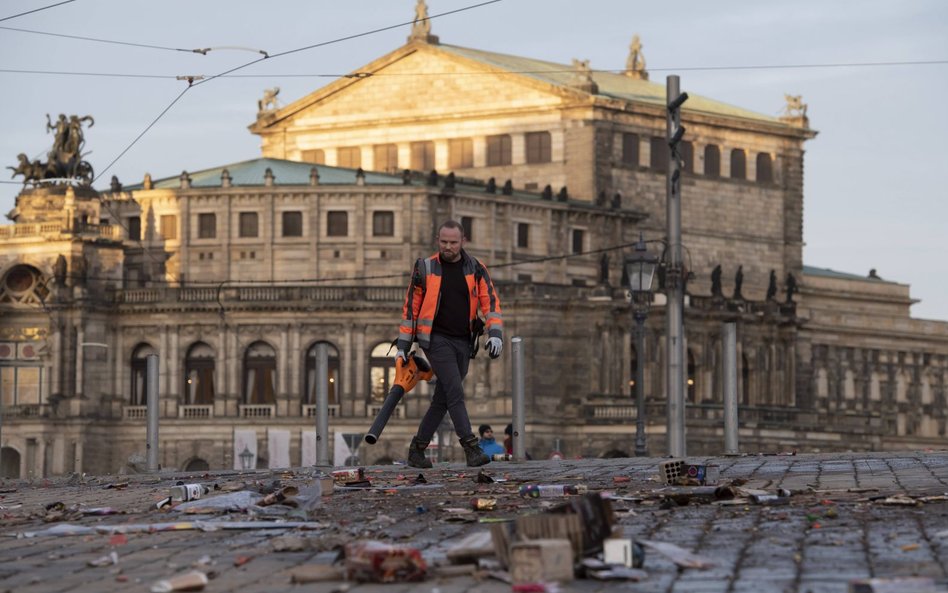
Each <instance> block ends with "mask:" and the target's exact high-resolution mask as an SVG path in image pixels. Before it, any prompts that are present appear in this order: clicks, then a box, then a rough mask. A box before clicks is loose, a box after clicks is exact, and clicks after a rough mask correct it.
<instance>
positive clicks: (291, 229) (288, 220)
mask: <svg viewBox="0 0 948 593" xmlns="http://www.w3.org/2000/svg"><path fill="white" fill-rule="evenodd" d="M283 236H284V237H302V236H303V213H302V212H299V211H292V212H284V213H283Z"/></svg>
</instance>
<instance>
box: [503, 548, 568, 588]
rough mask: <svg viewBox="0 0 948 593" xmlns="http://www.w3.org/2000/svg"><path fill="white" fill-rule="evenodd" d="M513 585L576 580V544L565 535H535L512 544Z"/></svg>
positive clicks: (511, 569)
mask: <svg viewBox="0 0 948 593" xmlns="http://www.w3.org/2000/svg"><path fill="white" fill-rule="evenodd" d="M510 579H511V582H512V583H513V584H514V585H521V584H526V583H548V582H551V581H560V582H562V581H571V580H573V546H572V544H570V542H569V540H566V539H534V540H528V541H524V542H517V543H515V544H513V545H512V546H510Z"/></svg>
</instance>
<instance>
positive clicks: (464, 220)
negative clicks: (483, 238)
mask: <svg viewBox="0 0 948 593" xmlns="http://www.w3.org/2000/svg"><path fill="white" fill-rule="evenodd" d="M461 226H462V227H464V236H465V237H466V238H467V240H468V242H471V241H473V240H474V217H472V216H462V217H461Z"/></svg>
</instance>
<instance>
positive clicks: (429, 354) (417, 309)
mask: <svg viewBox="0 0 948 593" xmlns="http://www.w3.org/2000/svg"><path fill="white" fill-rule="evenodd" d="M465 240H466V236H465V233H464V227H462V226H461V225H460V223H458V222H456V221H454V220H448V221H445V222H444V223H443V224H442V225H441V226H440V227H439V228H438V236H437V241H438V252H437V253H435V254H434V255H432V256H430V257H427V258H422V259H419V260H417V261H416V262H415V266H414V268H413V270H412V275H411V282H410V284H409V286H408V293H407V295H406V296H405V305H404V307H403V309H402V321H401V324H400V325H399V328H398V341H397V348H398V352H397V353H396V354H395V356H396V357H401V358H402V359H405V358H406V353H407V352H408V351H409V350H410V349H411V346H412V343H413V342H416V341H417V342H418V345H419V346H421V349H422V350H423V351H424V353H425V357H426V358H427V359H428V362H429V363H430V364H431V369H432V370H433V371H434V374H435V377H437V382H436V384H435V390H434V395H433V396H432V398H431V404H430V405H429V406H428V411H427V412H425V416H424V417H423V418H422V419H421V423H420V424H419V426H418V432H417V433H416V434H415V436H414V437H413V438H412V440H411V444H410V445H409V447H408V465H410V466H412V467H420V468H429V467H431V461H429V460H428V459H427V458H426V457H425V449H426V448H427V447H428V444H429V443H430V442H431V438H432V436H434V433H435V431H436V430H437V429H438V425H439V424H440V423H441V419H442V418H444V415H445V413H448V414H450V415H451V422H452V423H453V424H454V430H455V432H456V433H457V435H458V439H459V440H460V442H461V447H462V448H463V449H464V455H465V457H466V460H467V465H468V466H470V467H476V466H479V465H484V464H485V463H490V457H488V456H487V455H485V454H484V452H483V451H481V448H480V447H479V446H478V442H477V437H476V436H474V433H473V432H472V431H471V420H470V418H469V417H468V414H467V407H466V406H465V404H464V387H463V385H462V383H463V381H464V377H465V376H467V370H468V364H469V363H470V360H471V354H472V349H471V333H472V331H473V324H474V320H475V319H477V315H478V312H479V313H480V315H481V316H482V317H483V320H484V326H485V328H486V329H487V336H488V338H487V353H488V355H490V357H491V358H497V357H498V356H500V353H501V351H502V350H503V347H504V342H503V318H502V317H501V312H500V299H498V298H497V292H496V291H495V290H494V283H493V282H491V279H490V274H489V273H488V272H487V267H486V266H484V264H483V263H481V262H480V261H479V260H478V259H477V258H475V257H472V256H471V255H469V254H468V253H467V252H466V251H464V243H465Z"/></svg>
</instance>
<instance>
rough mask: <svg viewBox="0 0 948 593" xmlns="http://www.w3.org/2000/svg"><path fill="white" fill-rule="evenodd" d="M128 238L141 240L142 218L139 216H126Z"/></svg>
mask: <svg viewBox="0 0 948 593" xmlns="http://www.w3.org/2000/svg"><path fill="white" fill-rule="evenodd" d="M128 238H129V240H130V241H141V240H142V219H141V217H140V216H129V217H128Z"/></svg>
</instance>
